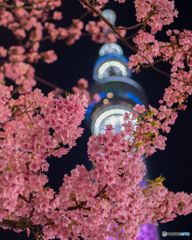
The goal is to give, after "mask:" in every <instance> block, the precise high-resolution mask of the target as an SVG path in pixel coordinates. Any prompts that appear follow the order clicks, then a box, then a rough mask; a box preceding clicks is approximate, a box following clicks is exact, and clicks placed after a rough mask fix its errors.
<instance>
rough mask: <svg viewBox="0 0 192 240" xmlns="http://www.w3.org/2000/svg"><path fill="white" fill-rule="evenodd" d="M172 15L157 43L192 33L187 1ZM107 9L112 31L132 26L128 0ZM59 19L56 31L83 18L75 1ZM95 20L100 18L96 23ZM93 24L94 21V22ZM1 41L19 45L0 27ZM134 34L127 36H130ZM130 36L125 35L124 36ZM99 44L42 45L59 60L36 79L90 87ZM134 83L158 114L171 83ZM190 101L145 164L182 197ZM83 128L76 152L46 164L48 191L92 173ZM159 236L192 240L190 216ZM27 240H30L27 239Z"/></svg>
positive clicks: (187, 178)
mask: <svg viewBox="0 0 192 240" xmlns="http://www.w3.org/2000/svg"><path fill="white" fill-rule="evenodd" d="M175 6H176V9H177V10H178V11H179V15H178V18H176V19H175V21H174V23H173V24H171V25H169V26H167V27H164V28H163V30H162V31H161V32H158V34H157V39H158V40H161V41H168V38H167V37H166V34H165V31H167V30H168V29H178V30H183V29H189V30H190V29H191V22H192V15H191V4H190V1H189V0H182V1H181V0H175ZM107 8H111V9H112V10H114V11H115V12H116V14H117V20H116V26H119V25H122V26H126V27H129V26H132V25H134V24H136V20H135V19H136V18H135V8H134V4H133V1H132V0H127V1H126V3H125V4H119V3H117V2H113V0H111V3H109V4H107V5H106V9H107ZM61 11H62V13H63V20H61V21H59V24H58V26H62V27H67V26H69V25H70V24H71V19H73V18H75V19H77V18H79V17H80V16H81V15H82V14H83V13H84V11H85V10H84V8H83V7H82V6H81V5H80V3H79V2H78V1H77V0H68V1H66V0H65V1H63V5H62V7H61ZM91 19H93V18H92V17H91V15H89V16H87V17H86V18H85V22H87V21H88V20H91ZM96 19H98V18H96ZM93 20H94V19H93ZM0 33H1V39H0V45H1V46H3V45H4V46H5V47H7V48H8V47H10V45H13V44H15V45H16V44H18V43H17V42H14V40H13V35H12V33H10V32H9V31H8V30H5V29H3V27H0ZM132 33H133V32H130V34H132ZM128 34H129V33H128ZM118 44H119V45H120V46H121V47H122V48H123V51H124V55H125V56H126V57H129V56H130V55H131V54H133V52H132V51H131V50H129V49H128V48H127V47H126V46H124V45H123V44H122V43H121V42H120V41H118ZM101 46H102V44H96V43H94V42H92V41H91V39H90V37H88V36H86V37H82V38H81V39H80V40H79V41H77V42H76V43H75V45H73V46H67V45H66V44H65V42H64V41H63V40H61V41H56V43H51V42H50V41H49V40H48V41H45V42H42V43H41V49H40V50H41V51H46V50H49V49H50V50H51V49H54V50H55V52H56V54H57V55H58V60H57V61H56V62H55V63H53V64H46V63H44V62H40V63H38V64H37V65H34V66H35V68H36V75H37V76H39V77H41V78H43V79H46V80H47V81H49V82H52V83H54V84H56V85H58V86H59V87H61V88H63V89H65V90H67V91H69V92H70V91H71V87H73V86H75V85H76V82H77V81H78V79H79V78H85V79H87V80H88V81H89V84H90V85H91V83H93V79H92V70H93V66H94V64H95V62H96V60H97V59H98V56H99V55H98V52H99V49H100V47H101ZM157 67H159V68H160V69H162V70H163V71H166V72H167V73H169V69H170V68H169V65H168V64H166V63H159V64H157ZM132 78H133V79H134V80H136V81H137V82H138V83H140V84H141V86H142V87H143V88H144V89H145V91H146V94H147V97H148V101H149V104H150V105H152V106H153V107H156V108H158V107H159V104H158V100H159V99H161V98H162V96H163V93H164V88H166V87H168V86H169V78H168V77H166V76H164V75H161V74H160V73H157V72H155V70H153V69H151V68H148V69H141V72H140V73H139V74H135V73H134V74H133V75H132ZM37 87H38V88H40V89H42V91H43V92H44V93H45V94H47V93H48V92H50V91H51V90H52V88H51V87H48V86H46V85H44V84H42V83H39V82H38V83H37ZM191 109H192V97H191V96H190V97H189V102H188V106H187V109H186V110H185V111H181V112H179V117H178V119H177V120H176V123H175V125H173V126H172V129H171V132H170V133H169V134H167V135H166V136H167V137H168V141H167V146H166V149H165V150H164V151H159V150H158V151H157V152H156V153H155V154H154V155H152V156H151V157H148V158H147V159H146V162H147V169H148V175H149V177H150V179H155V178H156V177H158V176H160V175H161V174H163V176H164V177H165V178H166V180H165V182H164V185H165V186H166V187H167V188H168V189H169V190H170V191H173V192H174V193H176V192H181V191H184V192H186V193H188V194H190V193H191V192H192V185H191V182H192V181H191V171H192V157H191V149H192V144H191V136H192V126H191V121H192V120H191V119H192V118H191V117H192V112H191ZM82 127H83V128H85V131H84V134H83V136H82V137H81V138H79V139H78V140H77V146H76V147H74V148H73V149H72V150H71V151H70V153H69V154H68V155H66V156H64V157H62V158H60V159H59V158H50V159H48V162H49V163H50V170H49V172H48V177H49V179H50V181H49V185H50V186H51V187H52V188H54V190H56V191H57V190H58V189H59V187H60V186H61V185H62V181H63V176H64V174H66V173H68V174H70V171H71V170H72V169H74V168H75V166H76V165H77V164H78V165H81V164H84V165H85V166H86V167H87V170H90V169H91V166H92V164H91V162H89V160H88V157H87V142H88V138H89V137H90V135H91V132H90V130H89V129H87V128H86V125H85V123H84V122H83V123H82ZM162 231H167V232H190V233H191V236H190V237H178V238H179V239H182V238H184V239H192V214H189V215H187V216H178V217H177V218H176V219H175V220H174V221H173V222H169V223H166V224H160V226H159V234H160V239H164V238H163V237H162V236H161V233H162ZM166 238H167V239H169V238H170V239H176V237H166ZM1 239H2V240H12V239H15V240H25V239H27V236H26V233H21V234H18V233H14V232H12V231H10V230H3V229H0V240H1ZM29 239H33V236H30V237H29Z"/></svg>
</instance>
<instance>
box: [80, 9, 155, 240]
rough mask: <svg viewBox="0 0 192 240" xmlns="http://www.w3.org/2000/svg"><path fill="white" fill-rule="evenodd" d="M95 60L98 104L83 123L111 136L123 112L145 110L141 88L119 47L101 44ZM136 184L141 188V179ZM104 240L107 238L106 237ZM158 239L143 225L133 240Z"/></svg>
mask: <svg viewBox="0 0 192 240" xmlns="http://www.w3.org/2000/svg"><path fill="white" fill-rule="evenodd" d="M102 15H103V16H104V17H106V18H108V19H110V21H111V22H112V24H113V25H114V23H115V19H116V15H115V13H114V12H113V11H112V10H105V11H103V12H102ZM99 55H100V57H99V59H98V60H97V62H96V63H95V66H94V69H93V79H94V80H95V82H94V84H92V86H91V87H90V88H89V92H90V93H91V95H94V93H99V95H100V97H101V101H100V102H99V103H95V101H92V102H91V103H90V104H89V107H88V109H87V113H86V116H85V120H86V122H87V126H88V127H89V128H90V129H91V132H92V134H99V133H105V126H106V125H107V124H112V126H113V127H114V128H115V129H114V130H113V131H114V133H117V132H120V131H123V127H122V126H121V125H122V123H123V118H124V116H125V112H129V113H131V112H133V107H134V106H135V105H136V104H140V105H142V104H144V105H145V107H146V108H147V107H148V102H147V98H146V94H145V92H144V90H143V88H142V87H141V86H140V85H139V84H138V83H137V82H136V81H134V80H132V79H131V78H130V76H131V73H132V72H131V70H130V69H129V68H128V66H127V63H128V59H127V58H126V57H125V56H124V55H123V50H122V48H121V47H120V46H119V45H118V44H116V43H112V44H105V45H103V46H102V47H101V49H100V51H99ZM140 185H145V180H143V181H142V182H141V183H140ZM108 239H111V238H110V237H108ZM146 239H147V240H159V237H158V231H157V227H156V226H154V225H152V224H144V225H143V226H142V228H141V232H140V236H139V237H138V238H137V240H146Z"/></svg>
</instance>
